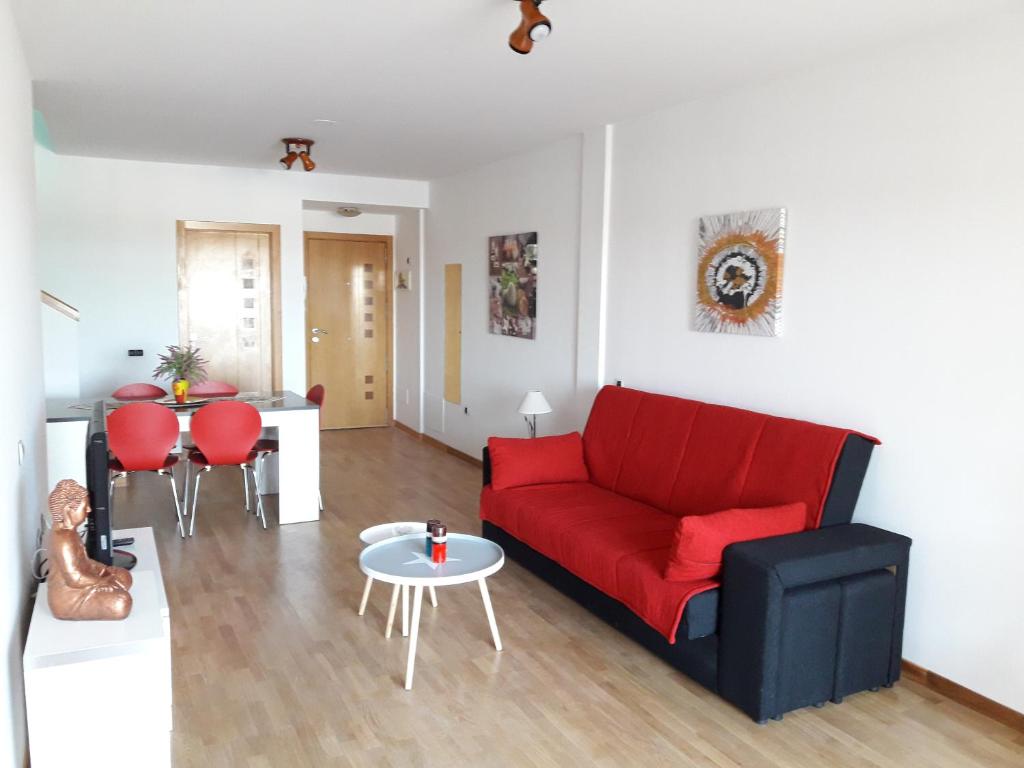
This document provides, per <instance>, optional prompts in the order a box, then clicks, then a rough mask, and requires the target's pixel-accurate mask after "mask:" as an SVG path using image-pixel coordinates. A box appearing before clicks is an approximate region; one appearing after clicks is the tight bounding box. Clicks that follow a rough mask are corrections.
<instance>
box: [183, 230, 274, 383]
mask: <svg viewBox="0 0 1024 768" xmlns="http://www.w3.org/2000/svg"><path fill="white" fill-rule="evenodd" d="M233 226H234V227H240V228H241V227H247V228H246V229H230V227H233ZM265 229H266V231H257V230H258V226H257V225H231V224H219V223H210V222H180V223H179V229H178V323H179V336H180V343H182V344H186V343H190V344H193V345H195V346H197V347H199V349H200V350H201V354H202V356H203V357H204V358H205V359H206V360H208V361H209V365H208V366H207V374H208V375H209V378H210V379H211V380H214V381H225V382H228V383H229V384H233V385H235V386H236V387H238V388H239V390H241V391H243V392H270V391H271V390H272V389H273V388H274V384H275V379H276V376H275V359H274V358H275V350H274V346H275V345H274V337H275V329H274V327H273V326H274V307H273V298H272V297H273V271H274V270H273V266H274V264H273V261H274V260H273V258H272V256H273V255H274V246H275V245H276V243H275V242H274V240H273V234H274V233H273V231H272V230H271V229H270V228H265Z"/></svg>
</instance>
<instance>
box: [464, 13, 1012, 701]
mask: <svg viewBox="0 0 1024 768" xmlns="http://www.w3.org/2000/svg"><path fill="white" fill-rule="evenodd" d="M1021 41H1024V15H1022V14H1021V13H1016V14H1014V15H1010V16H1006V17H1004V18H1001V19H998V20H996V21H994V22H992V23H989V24H983V25H979V26H977V27H973V28H966V27H962V28H960V29H958V30H956V31H955V33H950V34H949V36H948V37H945V38H942V39H938V38H934V39H931V40H928V41H917V42H914V43H913V44H904V45H901V46H899V47H893V48H891V49H890V50H889V51H888V52H876V53H874V54H871V55H867V56H864V57H863V58H860V59H856V60H850V61H846V62H844V63H840V64H835V65H831V66H823V67H819V68H816V69H815V70H813V71H811V72H807V73H805V74H802V75H800V76H794V77H791V78H789V79H786V80H783V81H779V82H775V83H774V84H770V85H765V86H759V87H754V88H751V89H750V90H746V91H742V92H735V93H731V94H728V95H723V96H720V97H713V98H706V99H703V100H701V101H698V102H694V103H689V104H683V105H681V106H679V107H677V108H674V109H670V110H667V111H664V112H660V113H657V114H653V115H649V116H647V117H643V118H641V119H637V120H633V121H631V122H626V123H623V124H619V125H616V127H615V141H614V152H613V156H614V160H613V166H612V179H613V187H612V200H611V211H612V213H611V242H610V265H609V269H610V273H609V281H608V348H607V377H608V379H609V380H612V379H616V378H621V379H623V380H624V383H626V384H627V385H630V386H635V387H640V388H643V389H650V390H654V391H660V392H667V393H672V394H679V395H686V396H689V397H694V398H699V399H707V400H709V401H713V402H720V403H727V404H731V405H738V406H746V407H750V408H754V409H758V410H766V411H770V412H774V413H779V414H784V415H790V416H797V417H804V418H808V419H812V420H817V421H822V422H825V423H829V424H836V425H840V426H846V427H853V428H857V429H862V430H865V431H867V432H870V433H873V434H876V435H878V436H879V437H880V438H881V439H882V441H883V445H882V446H881V447H880V448H879V449H878V450H877V451H876V452H875V456H874V458H873V459H872V466H871V469H870V471H869V474H868V478H867V483H866V486H865V488H864V491H863V494H862V496H861V501H860V504H859V506H858V512H857V518H858V519H859V520H861V521H863V522H868V523H874V524H877V525H879V526H882V527H885V528H889V529H892V530H895V531H899V532H903V533H906V534H908V535H910V536H912V537H913V539H914V547H913V551H912V555H911V572H910V595H909V601H908V613H907V621H906V642H905V646H904V655H905V657H906V658H908V659H910V660H912V661H914V662H916V663H918V664H921V665H923V666H924V667H927V668H928V669H931V670H933V671H935V672H938V673H939V674H941V675H944V676H946V677H949V678H951V679H953V680H955V681H956V682H958V683H961V684H963V685H966V686H968V687H969V688H972V689H974V690H976V691H979V692H981V693H982V694H984V695H985V696H989V697H991V698H993V699H996V700H997V701H999V702H1002V703H1003V704H1006V705H1008V706H1010V707H1013V708H1015V709H1017V710H1019V711H1022V710H1024V644H1022V643H1021V637H1022V636H1024V600H1022V599H1021V597H1020V593H1019V592H1020V585H1021V584H1022V583H1024V558H1022V557H1021V555H1020V552H1021V547H1022V546H1024V516H1022V514H1021V511H1022V504H1021V491H1020V487H1019V483H1018V482H1017V478H1018V477H1019V476H1020V463H1021V460H1020V456H1021V435H1022V433H1024V409H1022V408H1021V407H1020V404H1019V399H1020V383H1021V380H1022V377H1024V348H1022V345H1021V342H1020V338H1019V336H1020V334H1019V332H1018V329H1019V327H1020V325H1021V316H1020V309H1019V307H1020V302H1019V300H1018V298H1017V294H1018V292H1019V286H1020V285H1021V284H1022V283H1024V258H1022V252H1021V227H1022V224H1024V140H1022V134H1021V130H1022V126H1024V89H1022V88H1021V83H1020V77H1021V73H1022V72H1024V45H1021ZM769 206H786V207H787V208H788V212H789V218H788V232H787V236H786V266H785V271H786V274H785V299H784V301H785V307H784V313H785V335H784V336H782V337H781V338H776V339H766V338H745V337H738V336H725V335H714V334H702V333H696V332H694V331H693V330H692V326H693V319H692V318H693V311H694V293H695V273H696V261H695V247H696V246H695V243H696V232H697V219H698V217H699V216H700V215H702V214H710V213H724V212H729V211H740V210H745V209H750V208H760V207H769ZM542 242H543V241H542ZM471 359H472V358H471ZM475 363H476V364H480V363H481V361H480V360H479V359H477V360H476V361H475Z"/></svg>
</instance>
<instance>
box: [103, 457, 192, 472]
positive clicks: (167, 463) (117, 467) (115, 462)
mask: <svg viewBox="0 0 1024 768" xmlns="http://www.w3.org/2000/svg"><path fill="white" fill-rule="evenodd" d="M177 463H178V457H177V456H175V455H174V454H171V455H169V456H168V457H167V458H166V459H164V462H163V466H161V467H154V468H153V469H151V470H143V471H148V472H155V471H156V470H158V469H170V468H171V467H173V466H174V465H175V464H177ZM107 466H108V468H109V469H110V471H111V472H137V471H139V470H126V469H125V468H124V464H122V463H121V461H120V460H119V459H118V458H117V457H116V456H115V457H113V458H111V459H110V462H109V463H108V465H107Z"/></svg>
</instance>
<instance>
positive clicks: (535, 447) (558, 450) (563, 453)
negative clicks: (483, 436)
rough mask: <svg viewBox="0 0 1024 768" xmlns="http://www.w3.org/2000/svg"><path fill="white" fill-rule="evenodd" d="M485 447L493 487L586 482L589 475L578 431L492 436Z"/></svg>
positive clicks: (495, 488) (503, 487) (500, 488)
mask: <svg viewBox="0 0 1024 768" xmlns="http://www.w3.org/2000/svg"><path fill="white" fill-rule="evenodd" d="M487 450H488V452H489V453H490V456H491V487H492V488H494V490H496V491H501V490H504V489H505V488H516V487H519V486H521V485H542V484H544V483H585V482H587V481H588V480H589V479H590V476H589V475H588V474H587V465H586V464H584V463H583V440H582V438H581V437H580V433H579V432H570V433H569V434H567V435H555V436H553V437H535V438H527V439H522V440H521V439H517V438H509V437H491V438H488V440H487Z"/></svg>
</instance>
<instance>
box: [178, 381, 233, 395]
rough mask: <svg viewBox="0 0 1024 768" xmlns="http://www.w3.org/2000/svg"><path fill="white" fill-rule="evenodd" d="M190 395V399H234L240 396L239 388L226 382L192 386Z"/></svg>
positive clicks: (189, 390)
mask: <svg viewBox="0 0 1024 768" xmlns="http://www.w3.org/2000/svg"><path fill="white" fill-rule="evenodd" d="M188 394H189V397H192V396H195V397H234V396H235V395H237V394H238V387H236V386H234V385H233V384H228V383H227V382H226V381H204V382H203V383H202V384H193V385H192V386H190V387H189V388H188Z"/></svg>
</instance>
